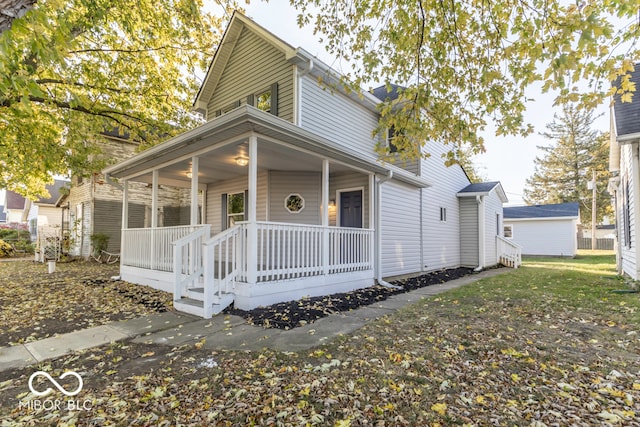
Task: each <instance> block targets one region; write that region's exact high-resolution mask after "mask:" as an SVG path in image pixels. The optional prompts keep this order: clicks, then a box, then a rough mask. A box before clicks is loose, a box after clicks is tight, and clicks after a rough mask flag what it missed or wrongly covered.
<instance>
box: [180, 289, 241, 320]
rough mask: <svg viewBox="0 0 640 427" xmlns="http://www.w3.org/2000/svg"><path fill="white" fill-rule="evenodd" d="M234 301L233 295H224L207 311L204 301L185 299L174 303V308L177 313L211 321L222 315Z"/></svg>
mask: <svg viewBox="0 0 640 427" xmlns="http://www.w3.org/2000/svg"><path fill="white" fill-rule="evenodd" d="M233 300H234V295H233V294H223V295H222V296H221V297H220V298H216V303H215V304H212V306H211V307H210V308H209V310H205V308H204V303H203V302H202V300H196V299H193V298H184V299H183V300H178V301H173V307H174V308H175V309H176V310H177V311H181V312H183V313H188V314H192V315H194V316H199V317H203V318H205V319H209V318H211V316H214V315H216V314H219V313H221V312H222V311H223V310H224V309H225V308H227V307H228V306H230V305H231V304H232V303H233Z"/></svg>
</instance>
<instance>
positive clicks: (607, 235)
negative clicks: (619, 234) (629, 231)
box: [582, 224, 616, 239]
mask: <svg viewBox="0 0 640 427" xmlns="http://www.w3.org/2000/svg"><path fill="white" fill-rule="evenodd" d="M582 237H583V238H585V239H587V238H588V239H590V238H591V228H590V227H586V228H585V227H583V228H582ZM615 238H616V225H615V224H599V225H596V239H615Z"/></svg>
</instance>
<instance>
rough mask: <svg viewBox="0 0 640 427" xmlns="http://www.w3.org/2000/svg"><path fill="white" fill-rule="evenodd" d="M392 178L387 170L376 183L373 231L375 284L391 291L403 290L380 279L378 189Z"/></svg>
mask: <svg viewBox="0 0 640 427" xmlns="http://www.w3.org/2000/svg"><path fill="white" fill-rule="evenodd" d="M392 178H393V171H392V170H388V174H387V176H385V177H384V178H382V179H380V180H379V181H378V182H377V183H376V190H375V197H376V231H375V235H374V240H375V247H376V265H375V276H376V277H375V280H376V283H377V284H378V285H382V286H384V287H387V288H391V289H404V288H403V287H402V286H396V285H392V284H391V283H389V282H387V281H385V280H383V279H382V251H381V249H380V245H381V243H380V240H381V237H382V236H381V229H380V225H381V223H382V221H381V218H380V217H381V216H382V215H380V210H381V209H380V206H381V200H382V198H381V197H380V194H381V191H380V187H381V185H382V184H384V183H385V182H387V181H389V180H390V179H392Z"/></svg>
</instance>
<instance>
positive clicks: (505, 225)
mask: <svg viewBox="0 0 640 427" xmlns="http://www.w3.org/2000/svg"><path fill="white" fill-rule="evenodd" d="M507 228H509V234H510V236H507ZM502 236H503V237H504V238H505V239H513V224H502Z"/></svg>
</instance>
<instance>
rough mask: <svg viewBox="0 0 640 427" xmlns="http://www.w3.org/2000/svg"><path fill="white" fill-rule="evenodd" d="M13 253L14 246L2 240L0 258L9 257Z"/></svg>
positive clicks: (0, 241) (0, 242)
mask: <svg viewBox="0 0 640 427" xmlns="http://www.w3.org/2000/svg"><path fill="white" fill-rule="evenodd" d="M12 253H13V248H12V247H11V245H10V244H8V243H7V242H5V241H4V240H0V258H8V257H10V256H11V254H12Z"/></svg>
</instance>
